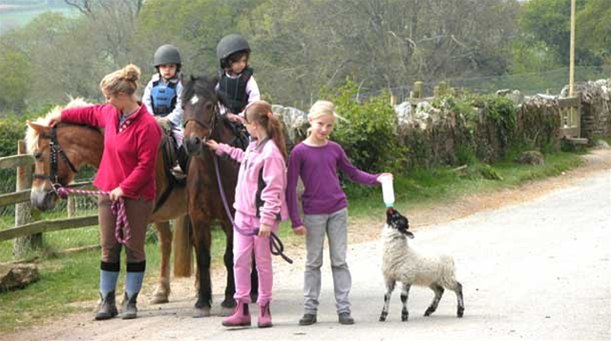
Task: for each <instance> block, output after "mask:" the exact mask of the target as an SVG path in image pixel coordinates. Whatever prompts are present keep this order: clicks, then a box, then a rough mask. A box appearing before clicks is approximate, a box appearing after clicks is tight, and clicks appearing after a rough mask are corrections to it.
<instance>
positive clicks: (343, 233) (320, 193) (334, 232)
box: [286, 101, 392, 325]
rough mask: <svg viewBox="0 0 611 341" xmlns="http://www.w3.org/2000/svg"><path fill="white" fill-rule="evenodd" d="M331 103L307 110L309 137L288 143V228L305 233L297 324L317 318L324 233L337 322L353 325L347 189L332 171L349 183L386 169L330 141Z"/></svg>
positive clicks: (373, 180) (369, 181)
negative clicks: (360, 165)
mask: <svg viewBox="0 0 611 341" xmlns="http://www.w3.org/2000/svg"><path fill="white" fill-rule="evenodd" d="M336 116H337V114H336V113H335V106H334V105H333V103H331V102H329V101H317V102H316V103H314V105H313V106H312V108H311V109H310V113H309V114H308V121H309V122H310V125H311V127H310V129H308V137H307V138H306V139H305V140H304V141H303V142H302V143H299V144H298V145H297V146H295V148H293V150H292V152H291V155H290V157H289V167H288V179H287V190H286V198H287V204H288V209H289V215H290V218H291V221H292V223H293V229H294V230H295V232H296V233H298V234H306V246H307V260H306V269H305V276H304V277H305V278H304V289H303V291H304V315H303V317H302V318H301V320H299V324H300V325H311V324H313V323H316V313H317V310H318V297H319V296H320V285H321V276H320V267H321V266H322V254H323V243H324V237H325V233H326V234H327V236H328V238H329V253H330V258H331V271H332V273H333V286H334V291H335V301H336V308H337V314H338V319H339V323H341V324H353V323H354V319H353V318H352V317H351V315H350V302H349V300H348V294H349V293H350V287H351V285H352V279H351V276H350V270H349V269H348V264H347V263H346V250H347V239H348V233H347V225H348V211H347V206H348V203H347V200H346V194H345V193H344V192H343V191H342V188H341V186H340V183H339V178H338V176H337V170H338V168H339V169H341V170H342V171H343V172H344V173H345V174H346V175H347V176H348V177H349V178H350V180H352V181H354V182H358V183H361V184H364V185H369V186H374V185H377V184H378V183H380V178H381V177H384V176H392V174H390V173H383V174H369V173H366V172H363V171H361V170H359V169H357V168H356V167H354V166H353V165H352V163H350V161H349V160H348V157H347V156H346V153H345V152H344V150H343V149H342V147H341V146H340V145H339V144H337V143H335V142H332V141H329V140H328V138H329V135H330V134H331V132H332V131H333V127H334V125H335V118H336ZM299 177H301V180H302V181H303V184H304V187H305V190H304V192H303V194H302V196H301V199H302V206H303V213H304V220H303V222H302V221H301V219H300V217H299V209H298V204H297V180H298V178H299Z"/></svg>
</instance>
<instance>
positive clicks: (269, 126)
mask: <svg viewBox="0 0 611 341" xmlns="http://www.w3.org/2000/svg"><path fill="white" fill-rule="evenodd" d="M244 116H245V119H246V123H245V126H246V129H247V130H248V133H249V134H250V136H251V137H252V138H253V141H252V142H251V143H250V144H249V145H248V148H246V151H243V150H241V149H239V148H233V147H230V146H229V145H226V144H222V143H221V144H218V143H216V142H215V141H213V140H209V141H207V144H208V146H209V147H210V149H212V150H214V151H216V153H217V154H218V155H223V154H227V155H229V156H230V157H231V158H233V159H234V160H236V161H238V162H240V163H241V165H240V172H239V174H238V184H237V187H236V195H235V203H234V205H233V206H234V208H235V209H236V214H235V224H236V227H237V228H239V229H240V230H241V231H240V232H239V231H237V230H234V233H233V260H234V263H233V271H234V274H235V282H236V283H235V286H236V292H235V296H234V298H235V299H236V303H237V305H236V309H235V311H234V313H233V315H231V316H230V317H228V318H226V319H225V320H223V325H224V326H227V327H233V326H249V325H250V313H249V311H248V304H249V303H250V272H251V268H250V267H251V264H252V259H251V258H252V253H253V249H254V253H255V259H256V264H257V272H258V274H259V299H258V300H257V303H258V305H259V320H258V323H257V324H258V326H259V327H260V328H265V327H271V326H272V317H271V314H270V309H269V303H270V301H271V298H272V283H273V274H272V255H271V250H270V239H269V238H270V237H269V236H270V234H271V232H273V231H277V229H278V225H279V224H280V221H281V220H286V219H287V218H288V209H287V206H286V200H285V189H286V145H285V143H284V135H283V134H282V125H281V123H280V121H279V120H278V119H277V118H276V117H274V115H273V114H272V107H271V105H270V104H269V103H267V102H265V101H256V102H254V103H252V104H251V105H249V106H248V107H247V108H246V112H245V115H244ZM257 228H258V229H259V233H258V234H257V235H248V233H249V232H250V233H253V231H254V230H255V229H257Z"/></svg>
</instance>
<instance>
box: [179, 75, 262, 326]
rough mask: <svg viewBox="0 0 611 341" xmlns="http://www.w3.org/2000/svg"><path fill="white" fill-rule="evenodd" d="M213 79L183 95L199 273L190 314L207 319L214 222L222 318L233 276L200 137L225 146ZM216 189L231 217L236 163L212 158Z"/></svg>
mask: <svg viewBox="0 0 611 341" xmlns="http://www.w3.org/2000/svg"><path fill="white" fill-rule="evenodd" d="M216 83H217V80H216V79H214V78H212V79H210V78H207V77H193V76H192V77H191V78H190V79H189V80H188V81H187V82H186V83H185V85H184V86H185V87H184V92H183V100H182V103H183V106H184V121H185V139H184V146H185V148H186V150H187V153H188V154H189V155H190V157H191V160H190V164H189V170H188V173H187V192H188V198H189V216H190V217H191V223H192V225H193V229H194V235H195V247H196V255H197V256H196V258H197V264H198V267H199V269H200V275H199V280H200V284H199V297H198V300H197V302H196V303H195V315H196V316H208V315H209V314H210V306H211V303H212V288H211V281H210V271H209V269H210V246H211V227H212V223H213V222H214V221H219V222H220V224H221V226H222V228H223V231H225V235H226V237H227V239H226V240H227V242H226V244H225V256H224V263H225V268H226V269H227V284H226V287H225V299H224V300H223V302H222V303H221V307H222V308H223V312H222V314H227V313H229V312H230V309H231V308H233V307H234V306H235V301H234V298H233V295H234V293H235V283H234V276H233V226H232V225H231V222H230V220H229V217H228V216H227V213H226V211H225V209H224V207H223V202H222V199H221V194H220V192H219V186H218V184H217V183H218V182H217V178H216V173H215V167H214V160H213V158H214V157H216V156H215V155H214V153H213V152H212V151H210V150H209V149H208V148H206V147H205V143H204V142H205V140H206V139H214V140H215V141H218V142H224V143H231V142H232V141H233V139H234V134H233V132H232V130H231V129H230V128H229V126H228V125H227V124H228V122H227V121H226V119H225V118H224V117H222V116H221V115H219V101H220V98H219V97H218V96H217V94H216V91H215V85H216ZM217 160H218V167H219V173H220V176H221V182H222V189H223V191H224V193H225V196H226V199H227V204H228V205H229V207H230V211H231V215H232V216H233V215H234V209H233V201H234V196H235V187H236V183H237V178H238V170H239V165H238V163H236V162H235V161H233V160H229V159H227V158H218V159H217ZM252 274H253V276H252V277H251V280H252V286H251V287H252V292H253V293H256V292H257V288H258V281H257V277H256V274H257V272H256V271H253V272H252Z"/></svg>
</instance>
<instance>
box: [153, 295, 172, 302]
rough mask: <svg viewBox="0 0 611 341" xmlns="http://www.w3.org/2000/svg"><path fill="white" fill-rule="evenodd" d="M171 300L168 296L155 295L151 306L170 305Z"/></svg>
mask: <svg viewBox="0 0 611 341" xmlns="http://www.w3.org/2000/svg"><path fill="white" fill-rule="evenodd" d="M168 302H170V300H169V299H168V296H167V295H161V294H155V295H153V297H152V298H151V300H150V301H149V303H150V304H163V303H168Z"/></svg>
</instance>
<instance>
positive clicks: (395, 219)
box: [380, 207, 465, 321]
mask: <svg viewBox="0 0 611 341" xmlns="http://www.w3.org/2000/svg"><path fill="white" fill-rule="evenodd" d="M408 229H409V222H408V220H407V218H406V217H404V216H402V215H401V214H400V213H399V212H397V210H395V209H394V208H392V207H389V208H388V209H387V211H386V224H385V226H384V230H383V231H382V241H383V258H382V272H383V274H384V281H385V283H386V294H385V295H384V307H383V308H382V314H380V321H386V317H387V316H388V304H389V302H390V296H391V294H392V292H393V290H394V289H395V283H396V282H401V283H402V284H403V288H402V291H401V302H402V303H403V309H402V310H401V321H407V318H408V312H407V296H408V295H409V289H410V287H411V286H412V285H417V286H427V287H429V288H431V290H433V292H435V298H433V302H431V305H430V306H429V307H428V308H427V309H426V311H425V312H424V316H430V315H431V314H432V313H433V312H435V310H436V309H437V306H438V305H439V300H441V296H442V295H443V292H444V288H447V289H450V290H452V291H454V292H455V293H456V298H457V300H458V307H457V312H456V315H457V316H458V317H462V316H463V313H464V311H465V306H464V302H463V294H462V285H461V284H460V283H459V282H458V281H457V280H456V276H455V272H454V259H453V258H452V257H450V256H445V255H444V256H429V255H426V256H425V255H421V254H419V253H418V252H417V251H416V250H414V249H413V248H410V246H409V244H408V242H407V238H410V239H413V238H414V234H413V233H412V232H410V231H409V230H408Z"/></svg>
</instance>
